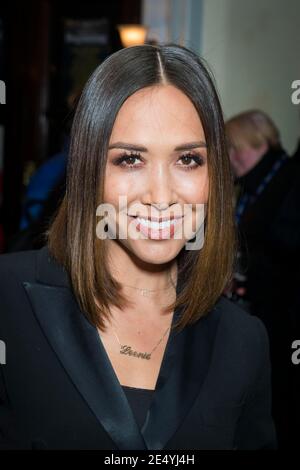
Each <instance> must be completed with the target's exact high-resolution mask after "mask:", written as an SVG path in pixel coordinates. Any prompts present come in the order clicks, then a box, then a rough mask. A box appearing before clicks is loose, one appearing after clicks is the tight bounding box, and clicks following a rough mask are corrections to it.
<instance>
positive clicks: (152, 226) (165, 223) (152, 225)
mask: <svg viewBox="0 0 300 470" xmlns="http://www.w3.org/2000/svg"><path fill="white" fill-rule="evenodd" d="M137 221H138V223H140V224H141V225H143V226H144V227H147V228H150V229H152V230H162V229H164V228H168V227H170V226H171V225H174V224H175V223H176V220H175V219H173V220H165V221H163V222H151V221H150V220H148V219H141V218H140V217H137Z"/></svg>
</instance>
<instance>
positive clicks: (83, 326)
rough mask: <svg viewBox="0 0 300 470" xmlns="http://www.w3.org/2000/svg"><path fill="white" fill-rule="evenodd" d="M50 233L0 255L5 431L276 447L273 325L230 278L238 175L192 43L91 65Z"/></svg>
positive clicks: (108, 441)
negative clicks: (243, 304) (231, 287)
mask: <svg viewBox="0 0 300 470" xmlns="http://www.w3.org/2000/svg"><path fill="white" fill-rule="evenodd" d="M186 207H187V208H188V209H191V210H188V209H186ZM201 215H202V216H203V217H202V218H201ZM204 217H205V221H204V223H203V218H204ZM149 219H150V220H149ZM162 219H163V222H162V221H161V220H162ZM203 227H204V228H205V230H204V232H205V237H204V241H203V239H202V234H203V230H202V229H203ZM127 229H128V230H127ZM126 232H128V236H127V233H126ZM116 234H117V236H116ZM199 234H200V236H199ZM47 235H48V238H47V244H46V245H45V247H43V248H42V249H40V250H32V251H28V252H20V253H16V254H13V253H10V254H6V255H2V256H1V257H0V266H1V273H2V282H1V305H2V307H3V308H2V310H3V312H2V316H1V330H0V337H1V339H2V340H3V341H4V342H5V344H6V364H5V365H3V366H2V374H3V380H2V391H1V396H2V410H1V413H2V414H3V416H5V418H3V422H4V424H3V430H2V434H3V436H4V438H5V439H6V442H8V443H9V442H10V443H12V442H16V443H17V444H15V445H17V446H19V447H25V448H51V449H57V448H61V449H122V450H124V449H125V450H128V449H151V450H155V449H157V450H159V449H174V450H176V449H232V448H241V449H260V448H274V447H275V446H276V437H275V431H274V425H273V421H272V417H271V413H270V406H271V401H270V400H271V397H270V364H269V351H268V347H269V346H268V338H267V334H266V331H265V329H264V327H263V324H262V323H261V321H260V320H258V319H256V318H255V317H251V316H250V315H248V314H247V313H245V312H244V311H243V310H242V309H240V308H239V307H237V306H235V305H234V304H233V303H231V302H230V301H229V300H227V299H225V298H224V297H223V296H222V295H221V294H222V292H223V289H224V287H225V285H226V284H227V282H228V280H229V279H230V276H231V272H232V264H233V259H234V250H235V236H234V218H233V207H232V177H231V172H230V164H229V160H228V156H227V153H226V146H225V138H224V128H223V120H222V113H221V109H220V104H219V101H218V97H217V94H216V91H215V89H214V85H213V82H212V79H211V77H210V75H209V73H208V72H207V70H206V68H205V66H204V65H203V63H202V61H201V60H200V59H199V58H198V56H197V55H196V54H194V53H193V52H191V51H190V50H188V49H186V48H184V47H181V46H178V45H173V44H169V45H162V46H152V45H143V46H135V47H130V48H126V49H123V50H121V51H118V52H116V53H115V54H113V55H111V56H110V57H109V58H107V59H106V60H105V61H104V62H103V63H102V64H101V65H100V66H99V67H98V68H97V69H96V70H95V72H94V73H93V75H92V76H91V78H90V79H89V81H88V83H87V85H86V87H85V88H84V90H83V93H82V96H81V98H80V101H79V103H78V106H77V109H76V114H75V117H74V122H73V127H72V132H71V144H70V155H69V160H68V170H67V184H66V195H65V198H64V200H63V202H62V204H61V206H60V208H59V211H58V213H57V214H56V217H55V219H54V220H53V222H52V224H51V225H50V227H49V230H48V233H47ZM194 244H195V245H194ZM193 246H194V248H193ZM4 445H8V444H4Z"/></svg>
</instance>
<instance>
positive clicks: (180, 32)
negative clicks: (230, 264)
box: [0, 0, 300, 448]
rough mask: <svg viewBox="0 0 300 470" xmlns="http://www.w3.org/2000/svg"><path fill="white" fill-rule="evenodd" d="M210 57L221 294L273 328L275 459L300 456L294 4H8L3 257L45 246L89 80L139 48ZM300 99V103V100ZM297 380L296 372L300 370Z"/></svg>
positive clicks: (0, 162) (1, 135) (168, 0)
mask: <svg viewBox="0 0 300 470" xmlns="http://www.w3.org/2000/svg"><path fill="white" fill-rule="evenodd" d="M166 42H175V43H178V44H180V45H183V46H186V47H188V48H191V49H192V50H193V51H194V52H196V53H197V54H199V55H200V56H201V57H203V58H204V59H205V60H206V61H207V63H208V65H209V67H210V69H211V71H212V73H213V75H214V77H215V81H216V86H217V89H218V92H219V96H220V100H221V103H222V106H223V111H224V119H225V122H226V133H227V139H228V151H229V155H230V160H231V163H232V172H233V175H234V180H235V188H236V195H235V201H234V204H235V207H236V223H237V228H238V233H239V237H240V245H239V251H238V256H237V262H236V269H235V275H234V277H233V279H232V282H231V283H230V285H229V286H228V288H227V289H226V290H225V291H224V295H226V296H227V297H228V298H230V299H231V300H232V301H234V302H237V303H239V304H240V305H241V306H242V308H244V309H245V311H248V313H250V314H253V315H257V316H259V317H260V318H261V319H262V320H263V321H264V323H265V325H266V327H267V329H268V333H269V337H270V347H271V359H272V366H273V378H272V380H273V397H274V399H273V413H274V418H275V421H276V426H277V430H278V438H279V444H280V448H294V447H296V446H297V442H298V437H300V436H299V431H298V429H299V428H300V412H299V403H298V402H299V400H298V395H299V387H298V385H299V382H298V375H299V373H298V372H297V367H296V366H295V365H294V364H292V362H291V359H290V358H291V354H292V351H291V343H292V341H293V340H296V339H300V328H299V324H300V321H299V316H300V300H299V295H300V294H299V285H300V270H299V266H300V256H299V255H300V165H299V161H300V152H299V138H300V112H299V106H300V104H299V103H300V2H299V0H285V1H284V0H260V1H258V0H256V1H251V2H250V1H249V0H85V1H81V2H75V1H67V0H59V1H58V0H51V1H50V0H27V1H26V0H10V1H9V2H8V1H4V0H2V2H1V8H0V80H1V82H0V83H1V87H2V88H1V104H0V253H6V252H11V251H19V250H27V249H34V248H39V247H41V246H43V244H44V238H43V232H44V230H45V229H46V227H47V224H48V223H49V221H50V220H51V218H52V217H53V214H54V213H55V210H56V209H57V207H58V205H59V203H60V201H61V199H62V197H63V194H64V189H65V170H66V162H67V157H68V146H69V132H70V126H71V124H72V117H73V114H74V109H75V108H76V101H77V99H78V97H79V96H80V93H81V90H82V88H83V86H84V84H85V82H86V81H87V79H88V77H89V75H90V74H91V72H92V71H93V70H94V69H95V68H96V67H97V66H98V65H99V64H100V63H101V62H102V61H103V60H104V59H105V58H106V57H107V56H108V55H110V54H112V53H113V52H115V51H117V50H119V49H121V48H123V47H128V46H130V45H135V44H144V43H148V44H158V43H166ZM297 88H299V92H298V91H297ZM299 370H300V366H299Z"/></svg>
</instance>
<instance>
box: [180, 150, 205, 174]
mask: <svg viewBox="0 0 300 470" xmlns="http://www.w3.org/2000/svg"><path fill="white" fill-rule="evenodd" d="M180 160H182V161H183V162H184V163H183V164H182V165H179V166H183V167H184V169H185V170H193V169H194V168H198V166H202V165H205V159H204V157H203V156H202V155H200V153H196V152H189V153H186V154H184V155H182V157H180ZM191 162H194V163H193V165H189V163H191Z"/></svg>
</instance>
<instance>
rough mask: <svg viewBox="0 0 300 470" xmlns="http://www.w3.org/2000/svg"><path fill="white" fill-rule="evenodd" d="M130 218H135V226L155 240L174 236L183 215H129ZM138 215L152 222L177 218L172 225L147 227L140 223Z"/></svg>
mask: <svg viewBox="0 0 300 470" xmlns="http://www.w3.org/2000/svg"><path fill="white" fill-rule="evenodd" d="M128 217H129V218H131V219H132V220H135V221H136V222H135V228H136V230H137V231H138V232H141V233H142V234H143V235H144V236H145V237H146V238H148V239H149V238H150V239H154V240H168V239H171V238H173V237H174V234H175V231H176V230H177V226H178V225H179V224H180V223H181V221H182V219H183V216H180V217H178V216H177V217H170V218H166V217H161V218H160V219H159V218H157V217H156V218H154V217H153V218H151V217H140V216H132V215H128ZM137 217H139V218H141V219H146V220H149V221H150V222H160V221H162V222H163V221H166V220H167V221H168V220H175V222H174V223H173V224H171V225H170V227H165V228H161V229H153V228H151V227H145V226H143V224H141V223H139V222H138V221H137Z"/></svg>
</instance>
